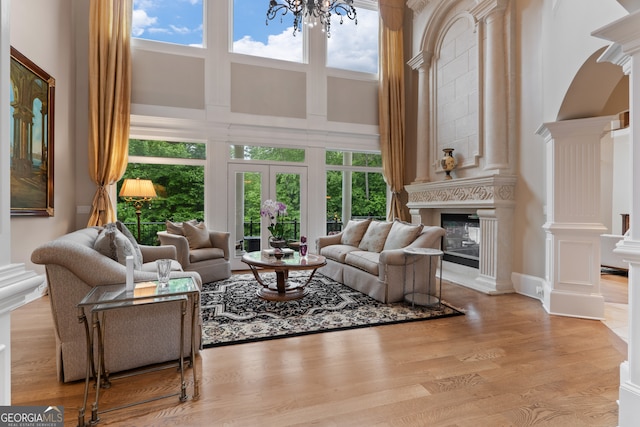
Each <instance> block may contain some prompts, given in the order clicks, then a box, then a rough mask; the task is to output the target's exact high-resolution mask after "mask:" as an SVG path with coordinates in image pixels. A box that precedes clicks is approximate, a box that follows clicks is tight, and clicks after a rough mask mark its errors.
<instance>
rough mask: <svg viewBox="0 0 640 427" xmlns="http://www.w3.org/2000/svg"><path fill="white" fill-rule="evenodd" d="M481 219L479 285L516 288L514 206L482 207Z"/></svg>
mask: <svg viewBox="0 0 640 427" xmlns="http://www.w3.org/2000/svg"><path fill="white" fill-rule="evenodd" d="M476 213H477V214H478V218H479V219H480V236H482V239H481V240H480V253H481V254H484V255H483V256H481V257H480V265H479V266H478V267H479V270H480V271H479V275H478V277H477V278H476V282H477V285H478V288H479V289H484V290H490V292H489V293H496V294H501V293H506V292H513V283H512V282H511V261H512V260H511V252H512V247H511V238H510V237H507V236H511V233H513V207H512V206H508V207H505V206H501V207H497V208H495V209H478V211H477V212H476Z"/></svg>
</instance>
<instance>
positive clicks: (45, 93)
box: [10, 46, 55, 217]
mask: <svg viewBox="0 0 640 427" xmlns="http://www.w3.org/2000/svg"><path fill="white" fill-rule="evenodd" d="M10 80H11V123H10V148H11V156H10V165H11V166H10V168H11V215H12V216H50V217H51V216H53V208H54V206H53V205H54V203H53V196H54V191H53V177H54V174H53V171H54V144H53V142H54V107H55V105H54V104H55V79H54V78H53V77H52V76H51V75H50V74H49V73H47V72H46V71H44V70H43V69H42V68H40V67H39V66H37V65H36V64H35V63H34V62H32V61H31V60H29V58H27V57H26V56H25V55H23V54H22V53H20V52H19V51H18V50H17V49H15V48H14V47H13V46H11V71H10Z"/></svg>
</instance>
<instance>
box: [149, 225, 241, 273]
mask: <svg viewBox="0 0 640 427" xmlns="http://www.w3.org/2000/svg"><path fill="white" fill-rule="evenodd" d="M206 234H207V235H208V241H207V242H205V243H204V244H203V245H202V246H203V247H197V248H193V246H194V245H193V244H191V245H190V242H189V240H188V239H187V237H186V236H184V235H181V234H173V233H169V232H167V231H159V232H158V239H159V240H160V244H162V245H172V246H175V248H176V251H177V259H178V262H180V264H181V265H182V269H183V270H184V271H196V272H198V274H200V277H201V278H202V283H210V282H215V281H217V280H224V279H227V278H229V277H231V263H230V261H229V254H230V250H229V241H230V235H231V233H228V232H226V231H214V230H208V232H207V233H206Z"/></svg>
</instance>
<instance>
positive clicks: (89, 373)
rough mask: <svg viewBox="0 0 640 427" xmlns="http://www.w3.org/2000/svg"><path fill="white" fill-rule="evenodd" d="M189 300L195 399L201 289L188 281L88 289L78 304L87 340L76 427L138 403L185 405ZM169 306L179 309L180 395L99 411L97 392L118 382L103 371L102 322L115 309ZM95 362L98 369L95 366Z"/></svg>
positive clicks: (195, 392) (104, 323)
mask: <svg viewBox="0 0 640 427" xmlns="http://www.w3.org/2000/svg"><path fill="white" fill-rule="evenodd" d="M189 299H191V300H192V301H193V303H192V315H191V320H192V324H191V358H190V364H191V368H192V371H193V398H194V399H196V398H198V397H199V394H200V390H199V383H198V377H197V372H196V364H195V361H194V356H195V352H196V348H195V346H196V341H197V335H196V327H197V318H198V307H199V305H200V289H199V287H198V285H197V283H196V282H195V281H194V280H193V279H192V278H191V277H185V278H178V279H171V280H170V281H169V283H168V284H167V285H166V286H161V285H159V284H158V282H157V281H149V282H140V283H136V284H135V287H134V289H133V290H128V289H127V288H126V286H125V285H124V284H118V285H105V286H96V287H94V288H93V289H91V291H89V293H88V294H87V295H86V296H85V297H84V298H83V299H82V301H80V303H79V304H78V320H79V321H80V322H82V323H84V325H85V332H86V340H87V366H86V378H85V388H84V399H83V404H82V407H81V408H80V410H79V413H78V426H79V427H85V426H87V425H95V424H96V423H98V422H99V421H100V417H99V414H100V413H104V412H109V411H115V410H118V409H123V408H127V407H130V406H134V405H138V404H141V403H147V402H151V401H155V400H159V399H164V398H167V397H172V396H179V398H180V401H181V402H184V401H186V400H187V399H188V396H187V390H186V382H185V379H184V328H185V325H184V323H185V317H186V312H187V305H188V302H189ZM169 302H174V303H179V307H180V357H179V359H178V362H177V365H178V367H179V369H180V391H179V392H176V393H171V394H167V395H162V396H157V397H154V398H150V399H146V400H143V401H139V402H133V403H128V404H126V405H123V406H120V407H115V408H109V409H106V410H103V411H99V400H100V388H108V387H110V385H111V383H110V379H115V378H117V376H113V377H111V378H110V377H109V375H108V372H107V370H106V369H105V360H104V354H105V344H104V332H105V331H104V328H105V327H106V325H107V323H106V322H105V316H106V314H107V313H108V312H109V310H113V309H116V308H117V309H121V308H127V309H134V310H135V307H137V306H141V305H146V304H166V303H169ZM87 310H88V311H89V313H90V318H91V320H90V321H89V319H88V317H87ZM132 326H133V325H132ZM96 334H97V336H96ZM94 343H96V349H97V352H98V354H97V357H95V356H96V355H94V352H93V350H94ZM96 361H97V367H96V366H95V364H96ZM175 365H176V363H172V364H168V365H167V364H164V365H162V366H160V367H158V369H163V368H167V367H169V366H175ZM149 371H150V370H149V369H147V370H144V371H141V372H140V373H144V372H149ZM127 376H130V375H127ZM91 378H95V400H94V403H93V406H92V408H91V419H90V420H89V423H88V424H86V423H85V411H86V407H87V401H88V396H89V384H90V382H91Z"/></svg>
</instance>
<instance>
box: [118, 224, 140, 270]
mask: <svg viewBox="0 0 640 427" xmlns="http://www.w3.org/2000/svg"><path fill="white" fill-rule="evenodd" d="M116 228H117V229H118V230H120V232H121V233H122V234H124V236H125V237H126V238H127V239H129V241H130V242H131V245H132V246H133V268H134V269H135V270H140V269H142V263H143V259H142V251H141V250H140V245H138V241H137V240H136V238H135V237H133V234H131V231H130V230H129V229H128V228H127V226H126V225H124V223H123V222H122V221H116Z"/></svg>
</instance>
